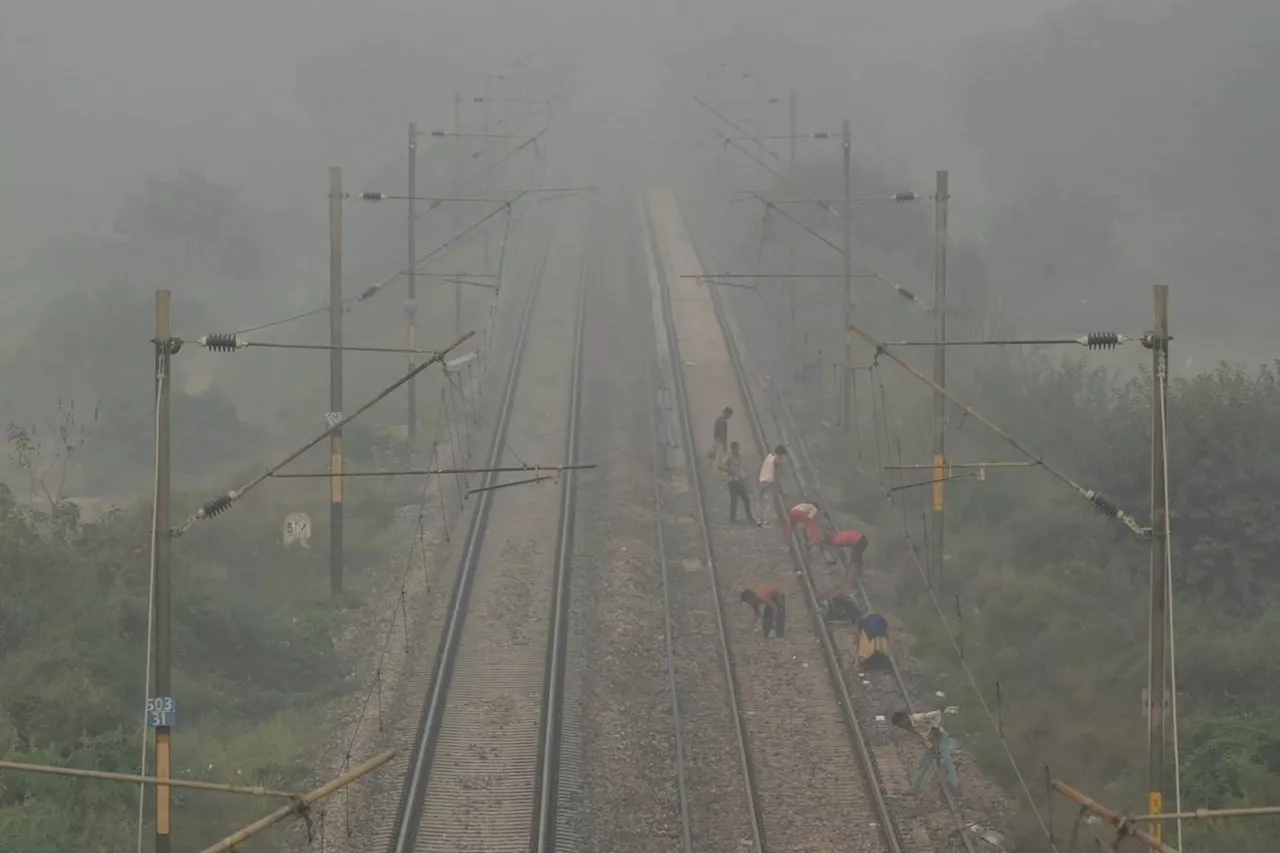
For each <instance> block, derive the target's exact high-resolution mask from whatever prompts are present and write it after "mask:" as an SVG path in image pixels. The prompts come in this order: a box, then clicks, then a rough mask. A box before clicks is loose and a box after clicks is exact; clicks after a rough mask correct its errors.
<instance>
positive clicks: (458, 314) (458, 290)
mask: <svg viewBox="0 0 1280 853" xmlns="http://www.w3.org/2000/svg"><path fill="white" fill-rule="evenodd" d="M486 109H487V107H486ZM461 134H462V95H461V94H459V93H458V92H454V93H453V181H452V183H453V197H454V198H461V197H462V136H461ZM453 210H454V215H453V230H454V232H455V233H457V232H458V231H461V230H462V208H460V207H458V206H457V202H455V203H454V208H453ZM487 271H488V270H486V272H487ZM453 334H454V336H455V337H456V336H458V335H461V334H462V283H461V282H460V281H455V282H454V283H453Z"/></svg>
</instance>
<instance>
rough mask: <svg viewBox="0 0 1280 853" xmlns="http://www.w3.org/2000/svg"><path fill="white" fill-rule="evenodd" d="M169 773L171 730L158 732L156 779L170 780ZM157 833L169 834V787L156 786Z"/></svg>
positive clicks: (159, 730)
mask: <svg viewBox="0 0 1280 853" xmlns="http://www.w3.org/2000/svg"><path fill="white" fill-rule="evenodd" d="M170 775H171V774H170V772H169V730H168V729H157V730H156V777H157V778H159V779H168V778H169V776H170ZM156 832H158V833H160V834H161V835H168V834H169V786H168V785H157V786H156Z"/></svg>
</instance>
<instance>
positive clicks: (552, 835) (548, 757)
mask: <svg viewBox="0 0 1280 853" xmlns="http://www.w3.org/2000/svg"><path fill="white" fill-rule="evenodd" d="M594 222H595V220H594V218H592V219H591V220H589V222H588V225H587V239H586V242H585V243H583V248H582V272H581V274H580V276H579V280H578V310H577V314H576V316H575V318H574V324H573V366H572V368H571V369H570V380H569V417H568V428H567V429H566V430H565V440H564V459H565V461H566V463H567V464H569V465H572V464H574V463H575V462H576V461H577V458H578V415H579V413H580V412H581V410H582V348H583V339H584V338H585V335H584V333H583V332H584V329H585V327H586V310H587V260H588V258H589V257H590V254H591V237H592V233H593V232H594V230H595V227H594ZM577 498H578V477H577V472H576V471H575V470H574V469H572V468H570V469H568V470H567V471H565V475H564V479H563V480H561V483H560V525H559V532H558V534H557V536H556V557H555V577H554V578H553V580H552V583H553V588H554V593H553V595H552V600H551V617H550V618H551V621H550V625H549V627H548V631H547V665H546V679H545V681H544V682H543V688H542V719H541V722H540V724H539V726H540V729H541V738H540V742H539V746H538V776H537V782H536V783H535V787H534V794H533V804H534V815H533V820H534V822H533V832H532V837H533V840H534V848H533V849H534V850H535V851H536V853H554V851H555V849H556V828H557V827H556V817H557V812H558V810H559V805H560V747H561V735H562V733H563V732H562V729H563V723H564V684H565V671H566V667H565V661H566V659H567V657H568V646H569V619H570V614H569V593H570V585H571V580H572V570H573V532H574V520H575V519H576V517H577Z"/></svg>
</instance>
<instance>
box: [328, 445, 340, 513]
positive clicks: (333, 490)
mask: <svg viewBox="0 0 1280 853" xmlns="http://www.w3.org/2000/svg"><path fill="white" fill-rule="evenodd" d="M329 466H330V468H329V470H330V471H332V472H333V479H332V480H331V482H330V496H329V500H330V501H331V502H333V503H336V504H340V503H342V450H341V445H339V449H337V450H335V451H334V453H333V455H332V456H331V457H330V458H329Z"/></svg>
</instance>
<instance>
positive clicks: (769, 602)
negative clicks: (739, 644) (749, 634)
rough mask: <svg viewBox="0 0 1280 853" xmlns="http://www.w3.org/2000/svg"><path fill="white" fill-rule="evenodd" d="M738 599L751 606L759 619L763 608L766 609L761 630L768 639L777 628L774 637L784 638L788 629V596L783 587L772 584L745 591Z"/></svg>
mask: <svg viewBox="0 0 1280 853" xmlns="http://www.w3.org/2000/svg"><path fill="white" fill-rule="evenodd" d="M738 599H739V600H740V601H742V603H743V604H750V605H751V609H752V611H754V612H755V615H756V616H758V617H759V616H761V608H764V613H763V617H762V624H761V628H762V629H763V633H764V635H765V636H766V637H768V636H769V632H770V631H772V630H774V629H775V627H776V633H774V636H775V637H781V636H782V634H783V632H784V631H785V630H786V627H787V596H786V595H785V594H784V593H783V592H782V587H780V586H778V585H777V584H773V583H771V584H765V585H764V586H760V587H756V588H755V589H744V590H743V591H742V595H740V596H738ZM753 621H754V620H753Z"/></svg>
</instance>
